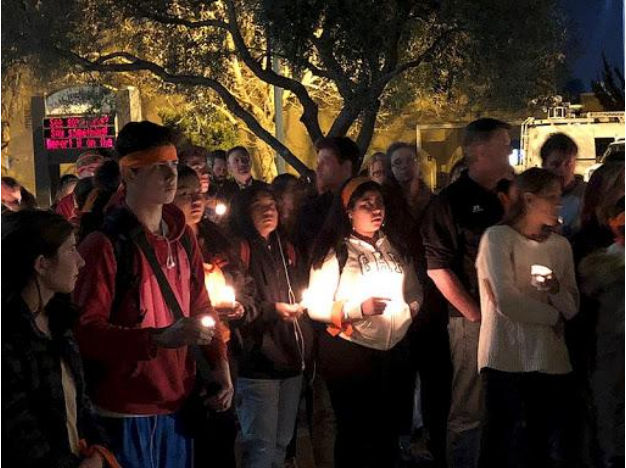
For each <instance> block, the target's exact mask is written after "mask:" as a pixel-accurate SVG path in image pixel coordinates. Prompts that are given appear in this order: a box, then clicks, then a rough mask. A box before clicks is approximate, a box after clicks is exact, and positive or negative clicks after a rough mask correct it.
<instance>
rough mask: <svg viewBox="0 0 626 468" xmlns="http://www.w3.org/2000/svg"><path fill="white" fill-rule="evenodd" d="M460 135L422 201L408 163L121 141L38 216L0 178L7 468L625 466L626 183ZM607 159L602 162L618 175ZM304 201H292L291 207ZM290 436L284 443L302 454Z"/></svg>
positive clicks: (338, 145)
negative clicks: (289, 161) (300, 159)
mask: <svg viewBox="0 0 626 468" xmlns="http://www.w3.org/2000/svg"><path fill="white" fill-rule="evenodd" d="M510 128H511V127H510V126H509V125H508V124H507V123H505V122H502V121H500V120H496V119H491V118H481V119H479V120H476V121H474V122H472V123H470V124H469V125H468V126H467V127H466V129H465V134H464V139H463V154H464V158H463V161H462V164H460V165H459V167H462V170H459V171H455V172H456V174H455V176H454V178H451V180H450V182H449V184H448V185H447V186H446V187H445V188H443V189H442V190H440V191H438V192H437V193H435V192H434V190H433V189H432V188H431V187H428V185H427V184H426V183H425V181H424V180H423V178H422V177H421V174H420V171H419V167H420V166H419V157H420V153H419V151H418V149H417V147H416V146H415V145H413V144H410V143H406V142H395V143H393V144H392V145H391V146H390V147H389V149H388V150H387V152H386V153H375V154H374V155H372V156H371V157H370V158H369V159H368V160H367V163H366V165H365V166H364V167H363V168H361V167H360V165H361V160H362V156H363V155H362V154H361V151H360V149H359V147H358V146H357V145H356V143H355V142H354V141H352V140H351V139H349V138H347V137H333V138H330V137H325V138H322V139H320V140H319V141H317V142H316V143H315V151H316V156H317V165H316V168H315V171H314V172H315V173H314V177H306V178H298V177H296V176H294V175H291V174H281V175H279V176H277V177H276V178H275V179H274V180H273V181H271V183H267V182H264V181H260V180H256V179H254V178H253V176H252V171H251V155H250V153H249V151H248V150H247V149H246V148H244V147H241V146H238V147H235V148H232V149H229V150H228V151H221V150H218V151H213V152H208V151H206V150H205V149H203V148H200V147H187V148H177V146H176V145H177V136H176V135H175V133H174V132H173V131H172V130H171V129H169V128H167V127H163V126H161V125H158V124H155V123H151V122H147V121H144V122H131V123H129V124H127V125H126V126H125V127H124V128H123V129H122V130H121V131H120V133H119V135H118V137H117V140H116V158H108V157H104V156H103V155H100V154H98V153H97V152H88V153H85V154H83V155H82V156H81V157H79V159H78V160H77V162H76V173H77V174H76V176H65V177H63V178H62V180H61V181H60V183H59V187H58V194H57V197H56V199H55V202H54V204H53V206H52V207H51V208H50V209H38V208H37V206H36V203H35V201H34V197H32V195H30V194H29V193H28V192H27V191H26V190H25V189H24V188H23V187H21V185H20V184H19V182H17V181H16V180H15V179H11V178H8V177H3V178H2V213H3V214H2V250H3V253H2V268H3V271H4V273H5V274H4V275H3V278H2V306H3V316H4V320H3V325H4V333H3V337H2V377H3V399H2V400H3V401H2V413H3V414H2V422H3V429H2V448H3V450H4V452H5V456H6V457H7V459H10V460H12V461H13V463H14V464H15V466H21V467H22V466H23V467H81V468H87V467H89V468H96V467H107V466H110V467H117V466H121V467H126V468H177V467H180V468H206V467H210V466H215V467H224V468H230V467H235V466H237V463H238V462H239V463H240V465H241V466H243V467H245V468H248V467H250V468H252V467H254V468H257V467H258V468H262V467H267V468H270V467H274V468H276V467H283V466H285V467H294V466H297V465H298V459H297V457H296V453H297V450H296V448H297V447H296V446H297V443H298V442H300V443H301V442H302V439H303V437H308V440H309V443H310V445H311V447H312V453H313V457H314V462H315V466H317V467H319V468H326V467H333V466H334V467H337V468H343V467H359V468H360V467H364V468H365V467H372V468H386V467H389V468H394V467H400V466H417V467H437V468H439V467H449V468H474V467H480V468H492V467H493V468H504V467H520V468H521V467H533V468H535V467H564V468H565V467H594V468H596V467H597V468H609V467H617V466H620V467H621V466H623V464H624V164H623V162H622V163H617V162H612V163H607V164H605V165H603V166H602V167H600V168H599V169H598V170H596V171H595V172H594V173H593V175H592V177H591V180H590V181H589V183H587V184H586V183H585V182H583V181H582V180H581V179H580V178H579V177H578V176H577V175H575V163H576V159H577V156H578V154H577V153H578V148H577V146H576V144H575V142H574V141H573V140H572V139H571V138H569V137H568V136H567V135H564V134H554V135H552V136H550V137H549V138H548V140H547V141H546V142H545V144H544V145H543V148H542V150H541V158H542V162H543V167H542V168H532V169H528V170H526V171H524V172H523V173H521V174H517V175H516V174H515V173H514V171H513V168H512V167H511V166H510V165H509V159H508V156H509V154H510V152H511V139H510V134H509V132H510ZM623 160H624V158H622V161H623ZM311 180H313V182H311ZM299 432H300V434H298V433H299Z"/></svg>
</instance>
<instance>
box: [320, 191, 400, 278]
mask: <svg viewBox="0 0 626 468" xmlns="http://www.w3.org/2000/svg"><path fill="white" fill-rule="evenodd" d="M351 180H352V179H348V180H347V181H346V182H345V183H344V184H343V185H342V186H341V190H340V192H339V193H340V194H341V193H342V192H343V189H344V187H345V186H346V185H347V184H348V183H349V182H350V181H351ZM370 190H374V191H376V192H378V193H380V194H381V196H382V197H383V201H384V204H385V218H387V215H388V210H387V209H386V208H387V207H388V206H389V203H388V200H387V199H386V198H387V197H386V191H385V190H384V189H383V187H381V186H380V185H379V184H378V183H376V182H374V181H373V180H372V181H369V182H365V183H363V184H361V185H359V186H358V187H357V188H356V190H355V191H354V193H352V196H351V197H350V200H349V201H348V207H347V208H344V206H343V201H342V197H341V195H336V196H335V198H334V199H333V204H332V206H331V208H330V211H329V213H328V216H327V217H326V220H325V221H324V225H323V226H322V230H321V231H320V233H319V234H318V236H317V238H316V239H315V242H314V243H313V251H312V253H311V266H312V267H313V268H316V269H318V268H321V267H322V264H323V263H324V260H326V258H327V257H328V254H329V253H330V251H331V250H334V251H335V252H336V253H337V255H338V256H339V254H340V252H341V251H342V250H344V249H345V241H346V239H347V238H348V237H349V236H350V233H351V232H352V223H350V219H349V218H348V210H351V209H352V208H354V205H355V203H356V202H357V200H358V199H359V198H360V197H362V196H363V194H364V193H366V192H368V191H370ZM385 225H386V227H385V228H382V229H381V230H382V231H383V232H384V233H385V235H386V236H387V238H388V239H389V242H390V243H391V245H392V246H393V247H394V248H395V249H396V250H398V253H399V254H400V255H402V256H403V257H408V255H409V251H408V247H407V244H406V242H405V241H404V239H403V238H402V236H400V235H399V231H398V230H396V229H395V228H393V227H392V226H394V224H393V223H391V224H388V223H387V219H386V220H385Z"/></svg>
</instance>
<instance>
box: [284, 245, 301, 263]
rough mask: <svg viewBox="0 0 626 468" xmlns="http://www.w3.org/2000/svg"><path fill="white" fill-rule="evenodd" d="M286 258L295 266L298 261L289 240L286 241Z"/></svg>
mask: <svg viewBox="0 0 626 468" xmlns="http://www.w3.org/2000/svg"><path fill="white" fill-rule="evenodd" d="M286 250H287V258H288V259H289V263H291V265H292V266H294V267H295V266H296V265H297V262H298V256H297V255H296V249H295V247H294V246H293V244H292V243H291V242H287V248H286Z"/></svg>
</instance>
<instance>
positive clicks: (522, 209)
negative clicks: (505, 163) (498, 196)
mask: <svg viewBox="0 0 626 468" xmlns="http://www.w3.org/2000/svg"><path fill="white" fill-rule="evenodd" d="M513 184H514V190H515V195H514V198H513V202H512V203H511V206H510V207H509V209H508V210H507V212H506V214H505V215H504V219H503V220H502V224H506V225H509V226H512V225H513V224H515V223H517V222H518V221H519V220H520V219H522V218H523V217H524V216H525V215H526V213H527V208H526V202H525V201H524V194H525V193H532V194H533V195H539V194H541V193H543V192H545V191H546V190H548V189H549V188H550V186H551V185H553V184H560V181H559V177H558V176H557V175H555V174H553V173H552V172H550V171H548V170H547V169H541V168H538V167H533V168H530V169H528V170H526V171H524V172H522V173H521V174H520V175H518V176H517V177H515V180H514V181H513Z"/></svg>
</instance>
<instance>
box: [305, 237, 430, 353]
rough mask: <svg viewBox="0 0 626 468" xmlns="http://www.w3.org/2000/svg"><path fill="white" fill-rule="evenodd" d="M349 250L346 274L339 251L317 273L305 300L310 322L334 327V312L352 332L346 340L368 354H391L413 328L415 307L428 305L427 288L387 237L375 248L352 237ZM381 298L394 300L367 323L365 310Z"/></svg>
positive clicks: (344, 333)
mask: <svg viewBox="0 0 626 468" xmlns="http://www.w3.org/2000/svg"><path fill="white" fill-rule="evenodd" d="M346 247H347V253H348V256H347V259H346V263H345V265H344V267H343V269H342V270H341V271H340V265H339V260H338V259H337V255H336V253H335V252H334V251H332V252H331V253H330V254H329V255H328V257H327V258H326V260H325V261H324V263H323V264H322V267H321V268H320V269H315V268H313V269H311V275H310V279H309V289H308V292H307V298H306V299H305V303H306V307H307V310H308V313H309V317H311V318H312V319H313V320H317V321H320V322H325V323H332V322H333V321H334V320H333V311H337V310H340V311H341V312H342V313H343V315H344V317H346V318H347V319H348V320H347V321H348V322H349V323H350V324H351V329H352V330H351V332H348V331H347V329H342V331H341V333H340V335H339V336H340V337H341V338H344V339H346V340H349V341H352V342H354V343H357V344H360V345H362V346H365V347H368V348H373V349H378V350H383V351H385V350H388V349H391V348H393V347H394V346H395V345H396V344H398V342H400V340H402V338H404V335H405V334H406V331H407V330H408V328H409V326H410V325H411V320H412V317H411V311H410V308H409V304H411V303H412V302H417V303H418V305H421V303H422V287H421V285H420V283H419V282H418V280H417V275H416V272H415V269H414V268H413V264H412V263H411V262H409V261H407V260H405V259H403V258H402V257H401V256H400V254H399V253H398V252H397V251H396V249H395V248H394V247H393V246H392V245H391V243H390V242H389V240H388V239H387V237H385V236H382V237H381V238H380V239H378V241H377V242H376V244H375V245H371V244H369V243H367V242H365V241H362V240H361V239H358V238H356V237H354V236H350V237H349V238H348V239H347V240H346ZM376 296H377V297H384V298H388V299H390V302H389V303H388V305H387V307H386V308H385V311H384V313H383V314H382V315H378V316H373V317H364V316H363V312H362V310H361V304H362V303H363V301H365V300H366V299H368V298H370V297H376Z"/></svg>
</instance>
